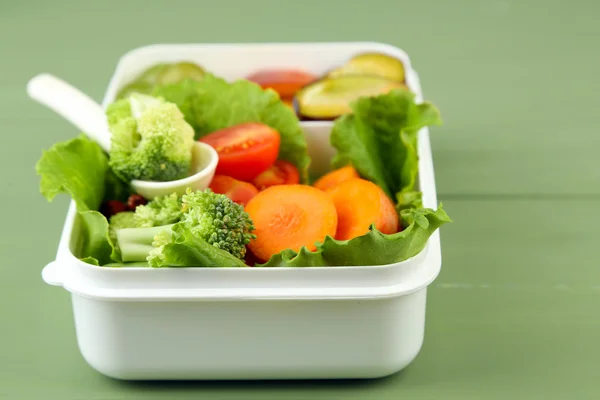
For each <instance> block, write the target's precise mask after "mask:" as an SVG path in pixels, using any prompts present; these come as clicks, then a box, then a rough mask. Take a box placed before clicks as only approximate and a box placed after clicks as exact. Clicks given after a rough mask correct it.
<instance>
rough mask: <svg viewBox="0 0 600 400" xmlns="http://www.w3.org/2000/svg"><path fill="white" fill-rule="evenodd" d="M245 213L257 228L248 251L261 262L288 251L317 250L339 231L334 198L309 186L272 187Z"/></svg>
mask: <svg viewBox="0 0 600 400" xmlns="http://www.w3.org/2000/svg"><path fill="white" fill-rule="evenodd" d="M246 212H247V213H248V215H249V216H250V219H251V220H252V221H253V222H254V226H255V227H256V232H255V233H256V238H255V239H253V240H252V241H250V244H249V248H250V250H251V251H252V253H253V254H254V255H255V256H256V257H257V258H258V259H260V260H262V261H266V260H269V259H270V258H271V257H272V256H274V255H276V254H278V253H279V252H281V251H283V250H286V249H292V250H294V251H299V250H300V248H302V247H305V248H307V249H308V250H309V251H310V250H314V249H315V248H316V243H317V242H322V241H324V240H325V238H326V237H327V236H329V235H335V231H336V228H337V213H336V210H335V205H334V204H333V201H332V200H331V198H330V197H329V196H328V195H327V194H326V193H324V192H323V191H321V190H319V189H316V188H314V187H312V186H308V185H279V186H273V187H270V188H268V189H266V190H264V191H262V192H260V193H259V194H257V195H256V196H255V197H254V198H252V200H250V201H249V202H248V204H247V205H246Z"/></svg>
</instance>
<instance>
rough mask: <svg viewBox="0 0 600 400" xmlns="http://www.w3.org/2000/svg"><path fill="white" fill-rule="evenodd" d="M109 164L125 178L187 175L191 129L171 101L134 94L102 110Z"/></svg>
mask: <svg viewBox="0 0 600 400" xmlns="http://www.w3.org/2000/svg"><path fill="white" fill-rule="evenodd" d="M106 115H107V119H108V124H109V127H110V130H111V134H112V143H111V150H110V158H109V165H110V167H111V169H112V170H113V171H114V173H115V174H116V175H117V176H119V178H121V179H123V180H125V181H131V180H133V179H140V180H145V181H171V180H176V179H181V178H184V177H186V176H188V175H189V172H190V168H191V162H192V146H193V144H194V129H193V128H192V127H191V126H190V125H189V124H188V123H187V122H186V121H185V119H184V116H183V114H182V113H181V111H180V110H179V108H178V107H177V105H175V104H174V103H169V102H166V101H164V100H163V99H162V98H158V97H152V96H148V95H143V94H139V93H134V94H132V95H131V96H129V97H128V98H126V99H121V100H118V101H116V102H114V103H112V104H111V105H110V106H109V107H108V109H107V111H106Z"/></svg>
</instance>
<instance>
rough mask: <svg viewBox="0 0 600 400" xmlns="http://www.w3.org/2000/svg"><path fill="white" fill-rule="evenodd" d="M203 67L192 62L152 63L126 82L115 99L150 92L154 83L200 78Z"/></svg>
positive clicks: (165, 83)
mask: <svg viewBox="0 0 600 400" xmlns="http://www.w3.org/2000/svg"><path fill="white" fill-rule="evenodd" d="M203 77H204V69H203V68H202V67H200V66H199V65H196V64H194V63H192V62H178V63H162V64H157V65H154V66H152V67H150V68H148V69H147V70H145V71H144V72H143V73H141V74H140V75H139V76H138V77H137V78H136V79H135V80H133V81H132V82H130V83H128V84H127V85H125V87H123V88H122V89H121V90H120V91H119V93H118V94H117V96H116V98H117V100H119V99H123V98H126V97H129V95H131V94H132V93H136V92H137V93H142V94H150V93H152V90H153V89H154V87H155V86H156V85H170V84H174V83H180V82H182V81H185V80H188V79H191V80H201V79H202V78H203Z"/></svg>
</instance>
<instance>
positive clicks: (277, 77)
mask: <svg viewBox="0 0 600 400" xmlns="http://www.w3.org/2000/svg"><path fill="white" fill-rule="evenodd" d="M246 79H247V80H249V81H251V82H254V83H257V84H259V85H260V86H261V87H262V88H263V89H267V88H270V89H273V90H274V91H276V92H277V93H279V97H282V98H284V97H293V96H294V95H295V94H296V92H297V91H298V90H300V89H301V88H302V87H304V86H306V85H308V84H309V83H311V82H313V81H316V80H317V77H316V76H315V75H312V74H310V73H308V72H305V71H300V70H295V69H266V70H262V71H258V72H256V73H254V74H252V75H250V76H248V77H247V78H246Z"/></svg>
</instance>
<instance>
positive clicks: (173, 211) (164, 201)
mask: <svg viewBox="0 0 600 400" xmlns="http://www.w3.org/2000/svg"><path fill="white" fill-rule="evenodd" d="M182 207H183V204H182V199H181V197H179V196H178V195H177V193H171V194H169V195H166V196H159V197H155V198H154V199H153V200H152V201H150V202H149V203H148V204H145V205H140V206H138V207H137V208H136V209H135V217H134V221H135V226H136V227H140V228H149V227H153V226H161V225H169V224H174V223H175V222H178V221H179V220H180V219H181V217H182V216H183V210H182Z"/></svg>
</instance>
